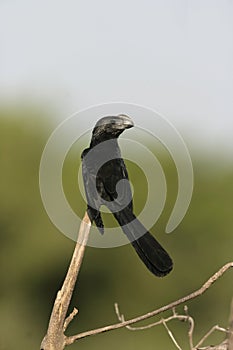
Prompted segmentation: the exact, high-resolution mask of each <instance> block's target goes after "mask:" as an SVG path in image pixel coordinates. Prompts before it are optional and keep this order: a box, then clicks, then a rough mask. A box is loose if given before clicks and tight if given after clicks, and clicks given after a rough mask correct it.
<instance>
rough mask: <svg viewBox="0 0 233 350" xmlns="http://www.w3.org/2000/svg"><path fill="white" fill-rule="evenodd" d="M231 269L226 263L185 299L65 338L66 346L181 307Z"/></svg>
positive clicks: (232, 265) (230, 265)
mask: <svg viewBox="0 0 233 350" xmlns="http://www.w3.org/2000/svg"><path fill="white" fill-rule="evenodd" d="M231 267H233V262H229V263H227V264H226V265H224V266H223V267H222V268H221V269H219V270H218V271H217V272H216V273H215V274H214V275H213V276H211V277H210V278H209V279H208V280H207V281H206V282H205V283H204V284H203V285H202V286H201V287H200V288H199V289H197V290H196V291H194V292H193V293H191V294H189V295H186V296H185V297H183V298H181V299H178V300H176V301H173V302H172V303H170V304H167V305H165V306H162V307H160V308H159V309H156V310H154V311H151V312H148V313H146V314H144V315H141V316H138V317H135V318H132V319H130V320H127V321H123V322H119V323H115V324H112V325H109V326H105V327H100V328H97V329H92V330H89V331H86V332H83V333H79V334H76V335H73V336H70V337H67V338H66V345H69V344H73V343H74V342H75V341H77V340H79V339H82V338H86V337H89V336H91V335H96V334H100V333H104V332H108V331H111V330H114V329H119V328H123V327H126V326H129V325H132V324H134V323H137V322H139V321H143V320H146V319H148V318H150V317H153V316H156V315H158V314H160V313H162V312H164V311H167V310H170V309H172V308H174V307H176V306H178V305H181V304H183V303H185V302H187V301H188V300H191V299H194V298H196V297H198V296H200V295H202V294H203V293H204V292H205V291H207V290H208V289H209V288H210V287H211V285H212V284H213V283H214V282H216V281H217V280H218V279H219V278H220V277H221V276H222V275H223V274H224V273H225V272H226V271H227V270H228V269H230V268H231Z"/></svg>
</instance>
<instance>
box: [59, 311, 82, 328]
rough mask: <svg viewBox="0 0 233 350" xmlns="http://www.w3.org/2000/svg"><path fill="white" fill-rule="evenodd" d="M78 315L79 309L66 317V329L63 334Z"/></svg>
mask: <svg viewBox="0 0 233 350" xmlns="http://www.w3.org/2000/svg"><path fill="white" fill-rule="evenodd" d="M77 314H78V309H76V308H74V310H73V311H72V312H71V314H70V315H69V316H68V317H66V319H65V323H64V327H63V332H65V331H66V329H67V327H68V326H69V324H70V322H72V321H73V319H74V318H75V316H76V315H77Z"/></svg>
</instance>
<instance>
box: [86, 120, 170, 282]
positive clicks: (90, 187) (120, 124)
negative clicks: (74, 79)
mask: <svg viewBox="0 0 233 350" xmlns="http://www.w3.org/2000/svg"><path fill="white" fill-rule="evenodd" d="M133 126H134V123H133V121H132V119H131V118H130V117H128V116H126V115H122V114H121V115H118V116H108V117H104V118H101V119H100V120H99V121H98V122H97V123H96V125H95V127H94V129H93V132H92V138H91V143H90V147H89V148H86V149H85V150H84V151H83V152H82V173H83V181H84V187H85V192H86V198H87V213H88V216H89V218H90V220H91V222H93V221H94V222H95V224H96V226H97V227H98V229H99V231H100V232H101V233H103V232H104V224H103V221H102V218H101V213H100V207H101V205H106V206H107V207H108V209H109V210H110V211H111V212H112V213H113V215H114V217H115V218H116V220H117V221H118V223H119V225H120V226H121V228H122V230H123V232H124V233H125V234H126V236H127V237H128V239H129V240H130V243H131V244H132V246H133V247H134V249H135V251H136V253H137V254H138V256H139V257H140V259H141V260H142V261H143V263H144V264H145V265H146V266H147V268H148V269H149V270H150V271H151V272H152V273H153V274H154V275H156V276H160V277H162V276H165V275H166V274H168V273H169V272H170V271H171V270H172V260H171V258H170V256H169V255H168V253H167V252H166V251H165V250H164V249H163V248H162V246H161V245H160V244H159V243H158V241H157V240H156V239H155V238H154V237H153V236H152V235H151V233H150V232H148V231H147V229H146V228H145V227H144V226H143V225H142V223H141V222H140V221H139V220H138V219H137V218H136V216H135V215H134V213H133V201H132V193H131V188H130V184H129V181H128V179H129V177H128V172H127V169H126V165H125V163H124V160H123V159H122V158H121V152H120V148H119V145H118V137H119V136H120V134H121V133H122V132H123V131H124V130H126V129H129V128H132V127H133Z"/></svg>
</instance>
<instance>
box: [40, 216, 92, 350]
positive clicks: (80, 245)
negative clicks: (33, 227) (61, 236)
mask: <svg viewBox="0 0 233 350" xmlns="http://www.w3.org/2000/svg"><path fill="white" fill-rule="evenodd" d="M90 227H91V222H90V220H89V217H88V215H87V213H86V214H85V216H84V218H83V220H82V222H81V225H80V229H79V233H78V240H77V243H76V246H75V249H74V253H73V256H72V259H71V262H70V266H69V269H68V271H67V274H66V277H65V280H64V282H63V285H62V288H61V290H60V291H59V292H58V293H57V297H56V299H55V302H54V306H53V310H52V313H51V316H50V321H49V326H48V330H47V334H46V336H45V337H44V339H43V341H42V343H41V350H63V349H64V347H65V346H66V336H65V335H64V329H66V327H67V326H68V324H69V322H71V320H72V319H73V318H74V316H75V313H76V314H77V312H73V313H72V314H71V315H70V316H69V317H68V318H67V319H66V315H67V310H68V307H69V304H70V300H71V297H72V294H73V290H74V287H75V283H76V280H77V277H78V274H79V271H80V267H81V264H82V260H83V255H84V251H85V247H86V243H87V240H88V236H89V231H90Z"/></svg>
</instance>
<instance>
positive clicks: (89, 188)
mask: <svg viewBox="0 0 233 350" xmlns="http://www.w3.org/2000/svg"><path fill="white" fill-rule="evenodd" d="M87 151H88V149H87V150H85V151H84V152H83V153H82V174H83V184H84V188H85V193H86V198H87V204H88V205H89V206H90V207H92V208H93V209H96V210H99V208H100V206H101V201H100V197H99V195H98V193H97V190H96V175H95V174H93V172H92V171H91V169H89V168H88V164H87V162H86V159H85V154H87V153H88V152H87Z"/></svg>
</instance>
